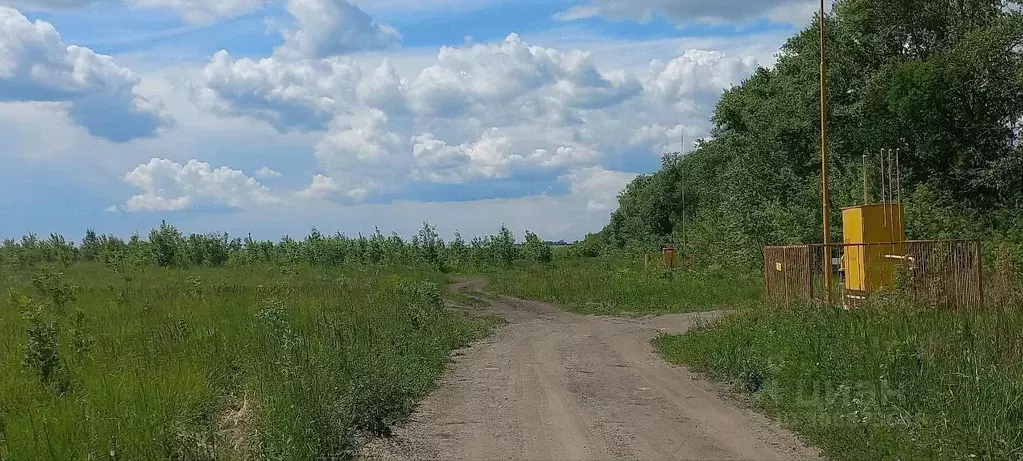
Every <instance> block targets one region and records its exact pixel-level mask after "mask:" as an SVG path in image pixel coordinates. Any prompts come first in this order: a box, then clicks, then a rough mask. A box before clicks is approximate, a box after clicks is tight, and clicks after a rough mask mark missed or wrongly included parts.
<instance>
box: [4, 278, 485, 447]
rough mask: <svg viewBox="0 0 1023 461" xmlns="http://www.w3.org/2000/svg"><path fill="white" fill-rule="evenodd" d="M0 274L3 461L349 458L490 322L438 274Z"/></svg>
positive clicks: (405, 407) (398, 415) (403, 411)
mask: <svg viewBox="0 0 1023 461" xmlns="http://www.w3.org/2000/svg"><path fill="white" fill-rule="evenodd" d="M61 270H62V271H63V274H62V275H61V274H60V273H59V271H58V270H56V269H55V270H53V271H42V270H28V269H25V270H16V271H13V270H5V271H4V272H2V273H0V294H2V299H0V459H12V460H22V459H25V460H27V459H32V460H36V459H40V460H41V459H54V460H65V459H251V458H254V457H260V458H265V459H296V460H299V459H302V460H305V459H344V458H349V457H351V456H352V455H353V452H352V450H353V440H354V438H355V437H356V436H357V434H358V433H360V432H369V433H376V434H380V433H385V432H387V430H388V428H389V427H390V425H392V424H393V423H395V422H397V421H400V420H401V419H402V418H404V417H406V416H407V415H408V414H409V412H410V411H411V408H412V406H413V404H414V402H415V401H417V399H419V398H421V397H422V396H424V395H425V394H426V393H427V392H428V391H429V390H430V389H431V387H432V386H433V383H434V381H435V379H436V378H437V377H438V376H439V375H440V374H441V373H442V372H443V370H444V367H445V363H446V362H447V360H448V357H449V356H450V353H451V351H452V350H453V349H455V348H458V347H461V346H464V345H466V344H468V343H469V342H470V341H472V340H473V339H474V338H477V337H479V336H480V335H482V334H485V333H486V331H487V330H488V328H489V327H490V326H491V325H492V323H491V322H489V321H488V320H486V319H470V318H466V317H464V316H462V315H460V314H454V313H451V312H449V311H448V310H446V309H444V308H443V307H442V303H443V300H442V296H443V294H442V293H443V290H440V289H438V284H443V282H444V279H443V275H442V274H440V273H439V272H436V271H433V270H429V269H422V270H413V269H401V268H383V267H374V266H366V267H359V266H356V267H352V268H347V269H336V270H328V269H312V268H302V267H297V266H289V267H263V268H261V267H243V268H228V267H225V268H190V269H168V268H157V267H150V268H148V269H146V270H145V271H144V272H139V273H134V274H133V275H132V276H131V277H124V276H122V275H120V274H117V273H114V272H113V271H111V270H109V269H107V268H105V267H103V266H102V265H99V264H78V265H75V266H72V267H70V268H66V269H61Z"/></svg>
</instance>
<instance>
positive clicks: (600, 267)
mask: <svg viewBox="0 0 1023 461" xmlns="http://www.w3.org/2000/svg"><path fill="white" fill-rule="evenodd" d="M485 275H486V277H487V279H488V282H489V285H488V289H490V290H493V291H494V292H497V293H501V294H506V295H510V296H516V297H519V298H525V299H534V300H539V301H546V302H550V303H553V304H556V305H558V306H561V307H563V308H565V309H568V310H571V311H573V312H578V313H583V314H594V315H617V314H634V315H645V314H669V313H681V312H695V311H706V310H715V309H730V308H734V307H736V306H738V305H740V304H744V303H750V302H753V301H755V300H757V299H760V298H761V297H762V295H763V288H762V286H763V285H762V282H761V280H760V277H758V276H757V275H756V274H752V273H751V274H748V275H735V274H732V273H729V272H727V271H725V270H705V271H697V272H688V271H677V272H670V271H664V270H662V269H660V268H650V269H648V268H645V267H644V264H643V262H642V261H627V260H619V259H601V258H594V259H558V260H556V261H555V262H554V263H553V264H550V265H539V264H530V265H517V266H515V267H514V268H512V269H510V270H501V271H490V272H487V273H485Z"/></svg>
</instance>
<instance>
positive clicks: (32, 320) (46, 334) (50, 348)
mask: <svg viewBox="0 0 1023 461" xmlns="http://www.w3.org/2000/svg"><path fill="white" fill-rule="evenodd" d="M17 302H18V307H19V308H20V309H21V316H22V319H23V320H24V321H25V323H26V324H27V328H26V333H27V341H26V344H25V353H24V355H23V356H22V361H21V363H22V365H23V366H24V367H25V368H27V369H29V370H31V371H32V372H34V373H35V374H36V375H37V376H38V378H39V381H40V382H42V384H44V385H46V386H51V387H52V388H53V389H54V390H55V391H57V392H58V393H61V394H63V393H64V392H66V391H67V389H68V386H69V382H68V379H69V378H68V375H67V373H66V370H65V369H64V365H63V362H62V361H61V357H60V344H59V343H60V327H58V325H57V322H56V320H55V319H54V318H53V315H52V314H51V313H50V312H49V310H48V309H46V306H45V305H43V304H39V303H34V302H32V300H31V299H29V298H27V297H21V298H19V299H18V301H17Z"/></svg>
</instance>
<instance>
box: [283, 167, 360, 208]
mask: <svg viewBox="0 0 1023 461" xmlns="http://www.w3.org/2000/svg"><path fill="white" fill-rule="evenodd" d="M374 187H375V184H373V183H363V184H356V183H354V182H350V181H344V180H341V179H335V178H332V177H330V176H324V175H322V174H318V175H315V176H313V180H312V182H311V183H310V184H309V187H307V188H305V189H303V190H301V191H299V192H298V193H296V194H295V196H297V197H299V198H302V199H328V198H333V197H338V196H344V197H347V198H348V199H350V200H351V201H352V202H361V201H363V200H365V199H366V196H368V195H369V191H370V190H371V189H372V188H374Z"/></svg>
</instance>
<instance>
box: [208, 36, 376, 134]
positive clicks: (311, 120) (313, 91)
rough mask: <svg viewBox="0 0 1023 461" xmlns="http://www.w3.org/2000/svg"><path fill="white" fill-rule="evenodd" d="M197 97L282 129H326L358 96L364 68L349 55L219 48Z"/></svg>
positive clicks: (217, 106) (218, 108)
mask: <svg viewBox="0 0 1023 461" xmlns="http://www.w3.org/2000/svg"><path fill="white" fill-rule="evenodd" d="M202 78H203V81H202V82H201V83H200V85H199V86H196V87H195V88H194V89H193V98H194V99H195V100H196V101H197V102H199V103H201V104H203V105H206V106H207V107H210V108H213V109H214V110H217V111H220V112H223V113H229V114H235V115H248V116H251V117H254V118H257V119H259V120H263V121H265V122H267V123H270V124H271V125H273V126H274V127H276V128H278V129H279V130H281V131H287V130H290V129H295V128H304V129H311V130H315V129H323V128H324V127H325V126H326V124H327V122H328V121H330V119H331V118H333V115H334V114H335V113H338V112H343V111H344V110H346V109H347V108H348V107H350V105H351V104H352V103H354V102H355V100H356V89H357V87H358V85H359V82H361V81H362V70H361V69H360V68H359V66H358V65H357V64H355V63H353V62H352V61H351V60H349V59H347V58H341V57H337V58H327V59H314V60H298V61H291V60H286V59H280V58H276V57H270V58H263V59H260V60H258V61H257V60H253V59H249V58H241V59H234V58H232V57H231V55H230V53H228V52H227V51H224V50H221V51H219V52H217V53H216V54H214V55H213V58H212V59H211V60H210V63H209V64H208V65H206V68H205V69H204V70H203V77H202Z"/></svg>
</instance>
